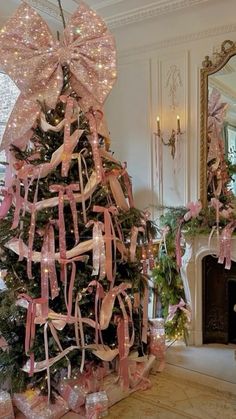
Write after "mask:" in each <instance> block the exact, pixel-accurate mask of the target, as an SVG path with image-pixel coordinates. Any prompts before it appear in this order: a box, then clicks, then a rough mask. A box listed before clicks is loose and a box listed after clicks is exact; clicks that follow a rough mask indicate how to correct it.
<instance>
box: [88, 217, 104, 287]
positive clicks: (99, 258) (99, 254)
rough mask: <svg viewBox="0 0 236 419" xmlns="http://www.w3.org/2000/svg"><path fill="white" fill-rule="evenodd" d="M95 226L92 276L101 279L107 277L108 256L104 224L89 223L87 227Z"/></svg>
mask: <svg viewBox="0 0 236 419" xmlns="http://www.w3.org/2000/svg"><path fill="white" fill-rule="evenodd" d="M91 225H93V272H92V276H95V275H96V276H97V275H98V274H99V279H100V280H101V279H103V278H104V277H105V275H106V255H105V244H104V239H103V231H104V224H103V223H101V221H93V220H91V221H89V222H88V223H87V224H86V227H87V228H89V227H90V226H91Z"/></svg>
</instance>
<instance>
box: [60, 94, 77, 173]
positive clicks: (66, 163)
mask: <svg viewBox="0 0 236 419" xmlns="http://www.w3.org/2000/svg"><path fill="white" fill-rule="evenodd" d="M60 100H61V101H62V102H64V103H66V110H65V126H64V148H63V155H62V166H61V175H62V177H67V176H68V171H69V168H70V161H71V156H72V151H73V149H72V148H71V141H70V138H71V136H70V130H71V122H72V119H73V111H74V99H73V98H72V97H70V96H69V97H68V96H60ZM73 135H74V134H73ZM77 136H78V132H77Z"/></svg>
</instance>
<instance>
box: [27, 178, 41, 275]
mask: <svg viewBox="0 0 236 419" xmlns="http://www.w3.org/2000/svg"><path fill="white" fill-rule="evenodd" d="M38 188H39V178H38V180H37V184H36V188H35V193H34V201H33V204H32V207H31V221H30V229H29V241H28V248H29V252H28V258H27V275H28V278H29V279H32V277H33V276H32V254H33V244H34V235H35V227H36V202H37V199H38Z"/></svg>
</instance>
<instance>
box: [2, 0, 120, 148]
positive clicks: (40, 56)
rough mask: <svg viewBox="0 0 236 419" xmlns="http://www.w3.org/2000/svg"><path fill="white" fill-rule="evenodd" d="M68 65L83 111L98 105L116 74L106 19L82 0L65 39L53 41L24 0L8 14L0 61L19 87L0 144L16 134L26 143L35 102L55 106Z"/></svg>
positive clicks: (12, 139) (36, 111)
mask: <svg viewBox="0 0 236 419" xmlns="http://www.w3.org/2000/svg"><path fill="white" fill-rule="evenodd" d="M65 65H67V66H68V68H69V72H70V85H71V87H72V89H73V90H74V91H75V92H76V93H77V95H78V96H79V97H80V99H79V103H80V106H81V108H82V109H83V110H84V111H88V109H89V108H90V107H91V106H93V107H94V108H95V109H99V108H100V107H101V105H102V104H103V103H104V101H105V99H106V97H107V95H108V93H109V92H110V90H111V89H112V86H113V84H114V82H115V80H116V51H115V43H114V39H113V37H112V35H111V34H110V32H109V31H108V29H107V27H106V24H105V23H104V21H103V20H102V19H101V18H100V17H99V16H98V15H97V14H96V13H95V12H94V11H93V10H91V9H90V8H89V7H88V6H87V5H86V4H84V3H83V2H81V4H80V7H79V8H78V9H77V11H76V12H75V13H74V14H73V15H72V17H71V18H70V20H69V22H68V24H67V26H66V28H65V30H64V39H63V41H62V42H61V43H60V42H58V41H55V40H54V38H53V36H52V34H51V32H50V30H49V28H48V26H47V24H46V22H44V20H43V19H42V18H41V16H39V15H38V14H37V13H36V12H35V11H34V10H33V9H32V8H31V7H30V6H29V5H28V4H27V3H26V2H24V1H23V2H22V3H21V4H20V6H19V7H18V9H17V10H16V13H15V14H14V15H13V16H12V17H11V18H10V19H9V20H8V22H7V23H6V25H5V26H4V27H3V28H2V30H1V35H0V67H1V69H2V70H4V71H5V72H6V73H7V74H8V75H9V76H10V77H11V79H12V80H13V81H14V82H15V84H16V85H17V87H18V88H19V89H20V91H21V94H20V96H19V98H18V100H17V102H16V105H15V107H14V109H13V112H12V114H11V116H10V120H9V123H8V125H7V128H6V131H5V134H4V137H3V141H2V146H1V148H2V149H6V148H7V147H8V146H9V144H10V143H15V141H16V140H17V141H18V142H20V144H21V146H22V144H26V143H27V141H28V140H29V136H30V131H31V128H32V126H33V125H34V123H35V121H36V119H37V117H38V115H39V113H40V105H39V104H38V102H37V101H39V102H44V101H45V103H46V105H47V106H49V107H50V108H54V107H55V105H56V103H57V100H58V97H59V95H60V92H61V90H62V86H63V70H62V67H63V66H65Z"/></svg>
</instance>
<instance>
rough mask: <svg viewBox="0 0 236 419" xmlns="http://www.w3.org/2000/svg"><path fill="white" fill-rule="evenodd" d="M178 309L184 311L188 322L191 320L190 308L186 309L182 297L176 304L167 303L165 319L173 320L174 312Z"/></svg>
mask: <svg viewBox="0 0 236 419" xmlns="http://www.w3.org/2000/svg"><path fill="white" fill-rule="evenodd" d="M178 309H179V310H182V311H183V312H184V313H185V315H186V317H187V320H188V322H190V321H191V312H190V310H188V309H187V308H186V303H185V302H184V300H183V298H181V299H180V301H179V303H178V304H175V305H172V304H170V305H169V309H168V316H167V318H166V321H167V322H169V321H171V320H173V318H174V316H175V313H176V311H177V310H178Z"/></svg>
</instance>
